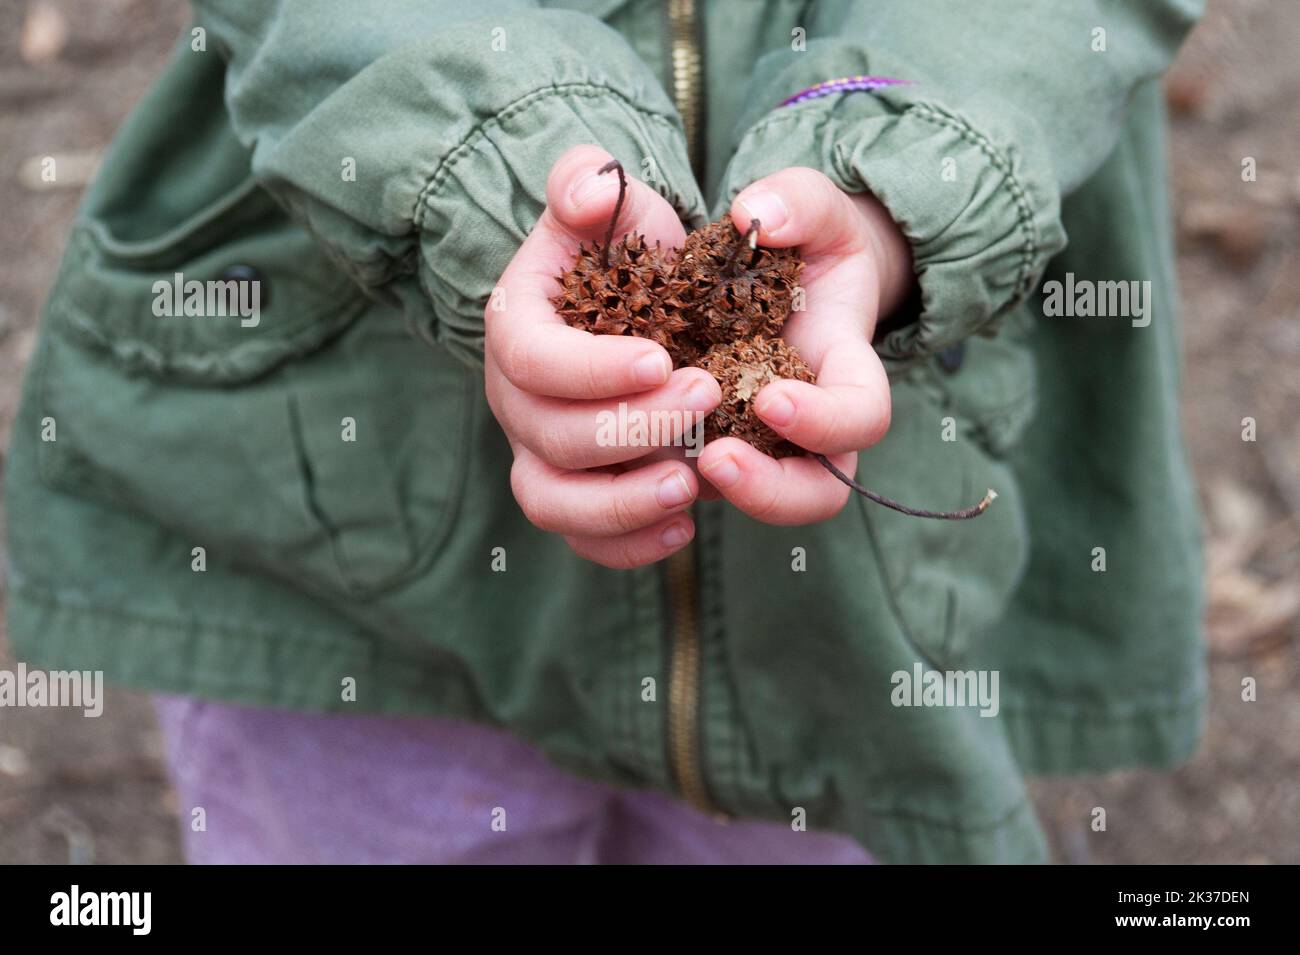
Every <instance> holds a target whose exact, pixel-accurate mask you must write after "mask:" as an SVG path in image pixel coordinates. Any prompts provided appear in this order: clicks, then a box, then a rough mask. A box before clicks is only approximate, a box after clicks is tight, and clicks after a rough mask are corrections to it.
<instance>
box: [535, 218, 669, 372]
mask: <svg viewBox="0 0 1300 955" xmlns="http://www.w3.org/2000/svg"><path fill="white" fill-rule="evenodd" d="M608 251H609V254H608V256H606V255H605V249H604V247H603V246H602V245H590V246H586V245H584V246H583V247H581V248H580V249H579V250H578V256H577V260H576V261H575V262H574V264H573V268H571V269H570V270H569V271H568V272H565V273H564V274H563V275H561V276H559V281H560V286H561V292H560V294H558V295H556V296H555V297H553V298H552V299H551V304H552V305H554V306H555V311H556V312H557V313H558V314H559V315H560V317H561V318H563V319H564V320H565V321H566V322H567V323H568V324H570V325H572V326H573V327H574V328H581V329H583V330H585V331H588V332H592V333H593V334H596V335H638V336H640V337H642V338H649V339H652V340H654V341H656V342H658V343H659V344H660V345H662V346H664V348H666V349H668V352H669V354H674V353H675V352H676V349H677V345H676V336H677V335H678V334H679V333H681V332H683V331H685V330H686V328H687V321H686V318H685V315H684V312H683V308H682V305H681V303H680V302H679V301H677V300H676V299H675V298H674V297H673V296H672V295H671V294H670V288H669V275H670V273H671V271H672V265H671V262H670V258H669V256H670V253H665V252H664V251H663V250H661V249H660V247H659V244H658V243H655V245H654V246H647V245H646V243H645V237H644V236H642V235H640V234H638V233H633V234H631V235H629V236H626V237H625V238H623V239H620V240H618V241H617V242H614V243H613V244H612V246H611V247H610V248H609V250H608Z"/></svg>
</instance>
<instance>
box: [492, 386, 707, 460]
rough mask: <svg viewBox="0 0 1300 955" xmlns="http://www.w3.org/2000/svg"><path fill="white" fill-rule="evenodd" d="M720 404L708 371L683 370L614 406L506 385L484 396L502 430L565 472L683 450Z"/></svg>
mask: <svg viewBox="0 0 1300 955" xmlns="http://www.w3.org/2000/svg"><path fill="white" fill-rule="evenodd" d="M721 401H722V390H721V389H720V388H719V387H718V383H717V381H716V380H715V379H714V378H713V376H712V375H710V374H709V373H708V372H706V371H704V370H702V369H700V368H682V369H679V370H677V371H675V372H673V375H672V378H670V379H669V381H668V384H666V385H664V386H663V387H662V388H657V389H655V390H654V391H648V392H642V393H640V394H635V395H626V396H624V397H623V398H622V399H620V400H619V401H618V402H617V403H614V402H611V401H609V400H605V401H566V400H563V399H560V398H544V397H538V396H536V395H530V394H527V393H526V392H523V391H520V390H519V389H517V388H514V387H513V386H511V385H510V384H509V383H506V384H505V386H504V387H498V388H494V389H493V392H492V393H490V394H489V402H490V403H491V405H492V411H493V413H494V414H495V415H496V417H497V420H499V421H500V422H501V424H502V426H503V427H504V428H505V430H506V431H507V432H508V433H510V434H511V435H513V436H514V437H515V438H516V439H517V440H518V441H520V442H521V443H522V444H523V445H524V446H525V447H527V448H528V449H529V450H530V451H532V452H533V453H534V454H536V455H537V456H538V457H540V458H541V459H542V460H543V461H546V462H547V463H549V464H552V465H554V466H555V467H558V468H563V469H565V470H575V469H578V468H596V467H603V466H605V465H609V464H616V463H618V462H620V461H631V460H635V459H637V458H641V457H644V456H645V455H646V454H647V453H648V452H649V451H651V450H652V449H654V448H657V447H675V446H685V445H686V443H687V442H688V441H690V440H693V429H695V428H696V427H697V426H698V424H699V422H700V421H701V420H702V418H703V416H704V415H706V414H708V413H709V412H710V411H712V410H713V409H714V408H716V407H717V406H718V404H719V403H720V402H721Z"/></svg>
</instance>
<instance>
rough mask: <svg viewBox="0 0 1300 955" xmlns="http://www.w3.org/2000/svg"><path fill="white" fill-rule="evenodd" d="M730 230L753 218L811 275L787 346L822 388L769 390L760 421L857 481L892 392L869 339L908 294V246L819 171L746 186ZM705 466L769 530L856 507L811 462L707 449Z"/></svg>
mask: <svg viewBox="0 0 1300 955" xmlns="http://www.w3.org/2000/svg"><path fill="white" fill-rule="evenodd" d="M731 218H732V221H733V222H734V223H735V224H736V228H738V229H739V230H740V231H741V232H742V233H743V232H745V231H746V230H747V229H748V228H749V223H750V220H751V219H753V218H757V219H758V220H759V222H760V223H761V230H760V232H759V237H758V241H759V244H760V245H765V246H769V247H780V248H784V247H788V246H799V248H800V252H801V254H802V255H803V259H804V262H805V263H806V264H805V267H804V273H803V282H802V284H803V287H804V289H805V291H806V293H807V299H806V303H807V309H806V310H805V311H802V312H796V313H794V314H792V315H791V316H790V318H789V319H788V320H787V321H786V324H785V327H784V329H783V331H782V337H783V338H785V339H786V340H787V341H788V342H790V344H792V345H793V346H794V347H795V348H796V349H797V350H798V352H799V354H800V355H801V356H802V357H803V359H804V360H805V361H806V362H808V364H809V366H811V367H812V369H813V371H814V372H816V374H817V384H816V385H810V384H807V383H805V382H801V381H790V380H785V381H779V382H773V383H772V384H770V385H768V386H767V387H766V388H764V389H763V390H762V391H760V392H759V394H758V397H757V398H756V399H755V403H754V410H755V411H756V412H757V414H758V416H759V417H760V418H762V419H763V421H765V422H766V423H767V424H768V425H769V426H770V427H771V428H772V429H773V430H774V431H776V432H777V433H779V434H781V435H782V436H783V437H785V438H788V439H789V440H790V441H793V442H794V443H795V444H797V445H799V446H800V447H802V448H804V449H806V450H808V451H820V452H822V453H823V454H826V455H827V456H828V457H830V458H831V460H832V461H833V462H834V464H835V465H836V466H837V467H839V468H840V470H842V471H844V472H846V473H848V474H852V473H853V471H854V469H855V467H856V465H857V455H856V452H857V451H859V450H861V449H863V448H867V447H870V446H871V445H873V444H875V443H876V442H877V441H879V440H880V439H881V438H882V437H884V435H885V432H886V431H887V430H888V428H889V412H890V401H889V380H888V378H887V377H886V375H885V369H884V367H883V366H882V365H881V363H880V359H879V358H878V357H877V355H876V352H875V350H874V349H873V348H872V347H871V336H872V332H873V331H874V330H875V326H876V319H877V318H878V317H879V316H880V315H881V314H887V313H888V312H889V311H890V310H891V309H893V308H895V307H896V306H897V305H898V304H900V303H901V301H902V300H903V298H904V296H905V295H906V293H907V290H908V288H909V286H910V283H911V282H912V269H911V249H910V246H909V245H908V242H907V240H906V238H905V237H904V236H903V234H902V233H901V232H900V231H899V229H898V227H897V226H896V225H895V224H894V222H893V220H892V219H890V217H889V214H888V212H886V211H885V208H884V207H883V206H882V205H881V204H880V202H879V201H878V200H876V199H875V198H873V197H871V196H868V195H852V196H851V195H849V194H847V193H845V192H842V191H841V190H840V189H838V188H837V187H836V186H835V184H834V183H832V182H831V181H830V180H829V179H827V178H826V176H824V175H823V174H821V173H820V172H817V171H815V170H812V169H802V168H791V169H784V170H782V171H781V172H778V173H775V174H773V175H771V176H768V177H767V178H765V179H761V180H759V181H758V182H756V183H754V184H753V185H751V186H749V187H748V188H746V189H745V190H744V191H742V192H741V193H740V194H739V195H738V196H737V197H736V199H735V202H733V203H732V206H731ZM697 463H698V466H699V471H700V474H701V476H703V477H704V478H705V480H706V481H708V482H709V483H710V484H711V485H713V486H714V487H716V488H717V489H718V490H719V491H720V492H721V493H722V495H723V496H724V497H725V498H727V500H729V501H731V503H733V504H734V505H736V507H738V508H740V509H741V510H742V511H745V512H746V513H747V514H749V515H750V516H751V517H754V518H756V519H757V520H760V521H765V522H767V523H769V524H809V523H813V522H815V521H820V520H825V519H826V518H828V517H831V516H833V515H835V514H836V513H838V512H839V510H840V509H841V508H842V507H843V506H844V502H845V501H846V500H847V499H848V495H849V489H848V488H847V487H845V486H844V485H843V484H841V483H840V482H839V481H837V480H836V479H835V478H833V477H832V476H831V475H830V474H828V473H827V472H826V470H825V469H824V468H822V466H821V465H820V464H818V463H817V462H816V461H813V460H812V459H811V458H809V457H807V456H805V455H799V456H795V457H788V458H783V459H781V460H779V461H777V460H773V459H772V458H770V457H768V456H767V455H765V454H761V453H760V452H758V451H756V450H754V449H753V448H752V447H750V446H749V445H748V444H746V443H745V442H743V441H741V440H739V439H737V438H721V439H719V440H717V441H714V442H711V443H710V444H709V445H708V447H706V448H705V449H704V452H703V453H702V454H701V455H700V457H699V459H698V462H697Z"/></svg>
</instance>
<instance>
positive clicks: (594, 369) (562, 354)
mask: <svg viewBox="0 0 1300 955" xmlns="http://www.w3.org/2000/svg"><path fill="white" fill-rule="evenodd" d="M507 294H509V293H507ZM513 301H514V305H513V306H512V308H511V310H510V311H511V313H512V315H513V319H512V320H511V326H512V327H511V328H510V329H509V330H506V329H500V328H498V329H496V330H492V329H491V327H490V324H489V332H488V337H487V349H486V350H487V352H489V353H490V354H491V355H492V358H493V360H494V361H495V362H496V365H497V367H498V368H500V369H501V373H502V374H503V375H505V377H506V378H507V379H509V380H510V382H511V383H512V384H513V385H514V386H515V387H516V388H518V389H520V390H521V391H526V392H528V393H529V394H534V395H546V396H549V397H553V398H576V399H586V400H595V399H600V398H613V397H615V396H617V395H627V394H632V393H634V392H638V391H646V390H648V389H651V388H658V387H660V386H661V385H663V384H664V383H665V382H667V381H668V377H669V376H670V375H671V374H672V371H673V363H672V359H671V358H669V357H668V352H667V351H665V350H664V348H663V346H662V345H657V344H655V343H654V342H652V341H650V340H649V339H645V338H635V337H633V336H630V335H628V336H624V335H593V334H591V333H590V332H586V331H583V330H581V329H578V328H570V327H569V326H568V325H565V324H564V322H563V321H561V320H560V318H559V317H558V316H556V314H555V310H554V309H553V308H552V307H551V303H550V301H549V300H547V299H546V298H545V297H541V298H537V299H534V300H531V301H529V300H528V297H527V296H525V295H524V294H523V293H522V292H520V291H515V292H514V297H513ZM551 319H555V322H558V323H559V324H554V323H552V321H551Z"/></svg>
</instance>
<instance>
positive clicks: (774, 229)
mask: <svg viewBox="0 0 1300 955" xmlns="http://www.w3.org/2000/svg"><path fill="white" fill-rule="evenodd" d="M754 219H758V221H759V224H760V228H759V234H758V241H759V244H760V245H765V246H769V247H772V248H781V249H784V248H790V247H792V246H796V245H797V246H799V247H800V250H801V252H802V253H803V255H804V257H805V258H809V257H812V256H817V255H822V254H836V255H847V254H851V253H853V252H858V251H861V250H863V249H864V248H866V247H867V243H868V242H869V238H868V236H867V230H866V226H865V222H864V220H863V217H862V215H861V214H860V213H859V212H858V211H857V209H856V207H855V206H854V205H853V200H852V199H850V198H849V195H848V194H847V193H845V192H844V191H842V190H841V189H840V188H839V187H838V186H836V185H835V183H833V182H831V181H830V179H828V178H826V176H825V174H823V173H820V172H818V171H817V170H815V169H807V168H805V167H802V166H793V167H791V168H789V169H782V170H781V171H780V172H777V173H773V174H772V175H770V176H766V177H764V178H763V179H760V180H758V181H757V182H755V183H753V184H751V185H749V186H747V187H746V188H745V189H743V190H741V192H740V194H739V195H737V196H736V198H735V199H734V200H732V203H731V221H732V222H734V223H735V225H736V228H737V229H739V230H740V231H741V232H745V231H748V229H749V224H750V222H751V221H752V220H754Z"/></svg>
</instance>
